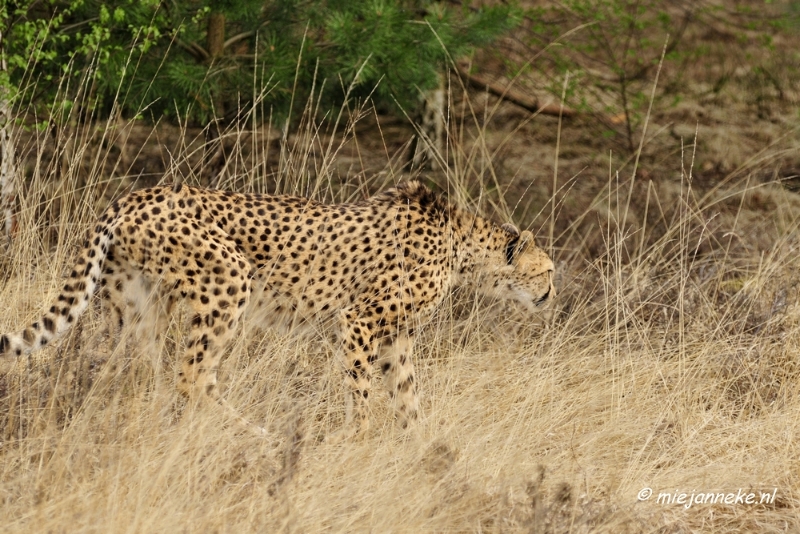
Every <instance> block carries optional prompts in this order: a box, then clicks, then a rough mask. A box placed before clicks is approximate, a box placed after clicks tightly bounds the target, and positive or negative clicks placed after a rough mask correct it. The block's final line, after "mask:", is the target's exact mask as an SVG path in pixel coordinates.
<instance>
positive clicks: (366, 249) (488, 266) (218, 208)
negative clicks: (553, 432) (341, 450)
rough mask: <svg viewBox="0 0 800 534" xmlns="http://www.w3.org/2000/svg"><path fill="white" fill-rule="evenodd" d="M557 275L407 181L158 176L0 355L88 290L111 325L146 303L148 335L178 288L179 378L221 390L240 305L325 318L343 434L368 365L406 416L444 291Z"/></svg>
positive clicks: (540, 285) (61, 318)
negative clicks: (242, 181) (429, 323)
mask: <svg viewBox="0 0 800 534" xmlns="http://www.w3.org/2000/svg"><path fill="white" fill-rule="evenodd" d="M552 276H553V262H552V261H551V260H550V258H549V257H548V256H547V254H546V253H545V252H544V251H542V250H541V249H539V248H538V247H537V246H536V245H535V243H534V241H533V235H532V234H531V233H530V232H527V231H525V232H522V233H520V232H519V231H518V230H517V229H516V228H515V227H514V226H513V225H508V224H506V225H503V226H502V227H500V226H498V225H496V224H495V223H493V222H491V221H488V220H486V219H484V218H481V217H478V216H476V215H473V214H471V213H469V212H466V211H463V210H461V209H459V208H457V207H455V206H452V205H450V204H449V203H447V202H446V201H445V200H444V199H443V198H441V197H440V196H438V195H436V194H434V193H432V192H431V191H430V190H429V189H427V188H426V187H424V186H423V185H421V184H419V183H417V182H409V183H406V184H402V185H400V186H398V187H396V188H394V189H390V190H388V191H385V192H383V193H381V194H379V195H377V196H375V197H373V198H371V199H369V200H367V201H364V202H360V203H357V204H342V205H325V204H321V203H318V202H315V201H313V200H309V199H305V198H297V197H290V196H270V195H253V194H238V193H231V192H227V191H215V190H208V189H197V188H192V187H188V186H181V185H177V186H175V187H172V188H170V187H155V188H151V189H144V190H141V191H136V192H133V193H130V194H128V195H127V196H125V197H123V198H121V199H119V200H118V201H116V202H114V203H113V204H112V205H111V206H110V207H109V208H108V209H107V210H106V212H105V213H104V214H103V216H102V217H101V218H100V219H99V221H98V223H97V225H96V226H95V228H94V230H93V232H92V235H91V236H90V240H89V241H88V242H87V244H86V246H85V247H84V251H83V253H82V255H81V256H80V257H79V259H78V261H77V265H76V267H75V269H74V270H73V271H72V273H71V275H70V276H69V278H68V280H67V282H66V284H65V286H64V289H63V291H62V293H61V295H60V296H59V297H58V300H57V302H56V304H54V305H53V306H52V307H51V308H50V310H49V311H48V312H47V313H46V314H44V316H43V317H42V319H41V320H40V321H37V322H36V323H34V324H33V325H31V326H30V327H28V328H26V329H25V330H23V331H22V332H19V333H17V334H6V335H2V336H0V355H21V354H24V353H28V352H31V351H33V350H36V349H38V348H40V347H42V346H44V345H45V344H47V343H48V342H50V341H52V340H53V339H55V338H56V337H57V336H58V335H60V334H62V333H63V332H64V331H66V330H67V329H68V328H69V327H70V326H71V325H72V324H73V323H74V322H75V320H76V319H77V317H78V315H79V314H80V313H82V312H83V311H84V309H85V308H86V306H87V304H88V301H89V298H90V296H91V295H92V294H93V293H94V292H95V290H96V289H97V288H98V287H102V288H103V297H104V303H105V304H106V306H107V307H108V308H109V309H110V311H111V316H112V317H113V320H114V322H115V323H117V324H118V325H119V326H120V327H121V326H123V325H124V324H126V323H130V322H135V319H136V318H137V317H138V316H139V315H141V314H142V313H143V310H144V308H145V306H146V305H147V303H148V302H153V303H156V308H157V312H158V313H157V315H158V318H157V320H156V322H155V324H154V325H152V326H148V328H152V329H154V330H155V333H156V334H158V333H159V332H160V331H162V330H163V328H164V326H165V324H166V318H168V316H169V314H170V310H171V308H172V304H173V303H174V302H175V301H177V300H178V299H183V300H184V301H185V302H186V303H187V305H188V307H189V309H190V310H191V331H190V334H189V339H188V342H187V350H186V353H185V354H184V355H183V357H182V369H183V371H182V372H181V376H180V379H179V380H180V383H179V384H178V389H179V390H180V391H181V392H183V393H185V394H186V395H188V396H190V397H195V398H196V397H204V398H213V399H216V400H218V401H219V402H223V401H221V400H220V399H219V396H218V393H217V370H218V367H219V363H220V360H221V357H222V354H223V352H224V349H225V347H226V346H227V345H228V343H229V342H230V340H231V338H232V336H233V335H234V332H235V328H236V326H237V324H238V322H239V320H240V318H241V316H242V313H243V312H244V311H245V309H246V308H247V307H248V303H249V304H250V306H249V309H250V310H252V312H253V313H256V312H257V314H258V316H260V317H261V318H262V322H263V323H264V324H265V325H270V326H289V327H295V326H298V325H301V324H303V323H309V322H311V323H316V324H319V323H322V324H323V325H329V326H334V327H335V329H336V331H337V332H338V336H339V343H340V347H341V358H342V361H343V363H344V365H345V368H346V381H347V383H348V384H349V389H350V391H351V394H350V397H351V398H350V400H349V401H348V405H349V406H350V407H351V410H348V420H350V419H352V411H353V409H354V412H355V417H356V419H357V422H356V424H355V425H351V423H349V422H348V424H347V425H346V426H347V427H352V430H351V431H349V432H350V433H354V432H357V431H364V430H366V429H367V427H368V416H367V413H368V410H367V402H368V398H369V392H370V387H371V379H372V376H373V371H374V369H378V370H380V372H381V373H382V374H383V375H384V384H385V385H386V387H387V388H388V389H389V393H390V395H391V396H392V398H393V402H394V405H395V408H396V411H397V414H398V417H399V419H400V420H401V422H402V423H403V425H404V426H405V425H406V423H407V421H408V420H409V419H414V418H416V416H417V407H418V399H417V394H416V384H415V381H414V366H413V361H412V360H413V355H412V352H413V345H414V336H415V333H416V332H417V330H418V329H419V327H420V325H421V324H424V322H425V320H426V319H427V318H428V317H429V316H430V315H431V313H432V312H433V311H434V309H435V308H436V307H437V306H438V305H439V304H440V303H441V302H442V300H443V299H444V298H445V296H446V295H447V292H448V291H449V290H450V289H451V288H453V287H455V286H461V285H474V286H476V287H477V289H478V290H479V291H481V292H483V293H485V294H488V295H493V296H496V297H499V298H505V299H511V300H514V301H517V302H519V303H521V304H522V305H523V306H525V307H526V308H527V309H529V310H531V311H533V310H535V309H536V308H538V307H539V306H541V305H542V304H544V303H546V302H547V301H549V300H550V299H552V298H553V297H554V295H555V291H554V289H553V282H552ZM253 286H255V287H256V288H257V289H258V291H257V292H256V293H254V295H256V296H257V298H253V299H251V294H253V291H252V290H253ZM248 313H250V312H248Z"/></svg>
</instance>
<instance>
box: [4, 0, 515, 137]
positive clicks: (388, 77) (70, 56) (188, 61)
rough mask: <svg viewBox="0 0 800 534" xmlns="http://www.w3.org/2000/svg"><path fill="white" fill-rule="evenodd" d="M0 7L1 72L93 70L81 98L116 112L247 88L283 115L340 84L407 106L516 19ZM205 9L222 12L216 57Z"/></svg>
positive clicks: (73, 3)
mask: <svg viewBox="0 0 800 534" xmlns="http://www.w3.org/2000/svg"><path fill="white" fill-rule="evenodd" d="M2 10H3V11H0V25H2V27H3V28H5V29H6V31H5V32H4V33H5V34H7V38H6V41H5V51H6V55H7V57H8V58H9V76H10V80H8V83H10V84H11V85H12V86H14V87H24V86H25V80H30V79H32V80H36V81H38V82H39V83H38V84H37V85H36V88H35V90H34V91H35V92H36V99H35V101H36V103H39V104H40V105H43V103H46V102H51V101H52V96H53V93H54V91H55V90H56V89H57V88H58V87H60V86H59V83H56V82H63V81H64V77H65V76H66V77H76V78H79V79H82V80H86V79H91V80H92V89H91V91H92V99H91V103H90V104H87V105H89V106H90V107H91V108H92V109H91V111H92V112H98V111H100V112H109V111H110V110H111V106H112V105H113V103H115V102H116V104H117V105H121V107H122V111H123V113H126V114H132V113H137V112H138V111H139V110H140V109H142V108H145V107H146V108H147V109H148V113H150V114H151V115H152V116H153V117H154V118H158V117H161V116H174V115H178V116H180V117H188V118H189V119H190V120H194V121H196V122H199V123H207V122H208V121H210V120H212V119H213V118H214V117H215V116H216V117H220V116H221V115H223V114H227V116H228V117H230V116H232V115H233V114H234V113H235V112H236V110H238V109H240V108H241V107H242V106H244V107H246V106H248V105H252V104H253V103H256V102H257V103H258V104H259V105H260V106H262V107H263V111H264V113H265V114H266V113H269V112H270V111H271V112H272V113H273V115H277V116H286V114H287V113H289V108H290V103H291V102H292V100H293V99H294V100H296V101H300V102H304V101H305V99H306V98H308V97H309V96H310V95H311V94H312V90H314V88H316V95H317V96H318V97H320V98H321V102H322V104H323V106H335V105H340V104H341V102H342V100H343V98H344V96H345V94H347V92H348V90H351V93H350V94H351V96H363V95H367V94H373V96H374V97H375V98H376V99H377V100H378V104H379V105H385V106H394V105H396V104H399V105H400V106H401V107H403V108H407V109H410V108H413V107H414V106H415V105H416V103H417V101H418V97H417V95H418V94H419V91H420V90H424V89H430V88H432V87H434V86H435V84H436V83H437V79H438V77H437V76H438V73H439V72H440V71H441V69H442V68H443V66H444V65H446V64H447V63H448V61H450V60H451V58H455V57H458V56H461V55H463V54H466V53H468V52H469V51H470V50H471V49H473V48H474V47H479V46H483V45H485V44H487V43H489V42H490V41H491V40H492V39H494V38H496V37H497V36H498V35H500V34H502V33H503V32H505V31H508V30H509V29H511V28H513V27H514V26H515V25H517V24H518V23H519V21H520V15H519V12H518V11H517V10H515V9H512V8H510V7H507V6H491V7H482V8H470V7H468V6H466V5H465V6H462V8H460V9H453V8H452V7H451V5H450V4H444V3H437V2H433V1H430V0H403V1H399V2H398V1H390V0H329V1H324V0H269V1H267V2H264V1H263V0H180V1H179V0H110V1H100V0H24V1H23V2H20V3H18V4H16V7H13V8H12V7H9V6H8V5H5V7H3V8H2ZM212 13H217V14H222V15H223V16H224V17H225V28H224V32H225V34H224V38H225V40H226V41H225V42H226V46H225V48H224V51H223V53H222V55H221V56H219V57H214V58H211V57H210V54H209V52H208V43H207V38H208V35H207V32H208V24H209V18H210V16H211V14H212ZM42 82H48V83H46V84H42ZM71 86H72V87H75V88H74V89H73V91H74V92H77V91H79V86H80V84H75V83H73V84H72V85H71ZM61 87H63V84H62V85H61ZM62 90H63V89H62ZM118 93H120V94H121V96H122V97H123V98H122V99H120V98H119V97H118ZM68 96H69V95H68Z"/></svg>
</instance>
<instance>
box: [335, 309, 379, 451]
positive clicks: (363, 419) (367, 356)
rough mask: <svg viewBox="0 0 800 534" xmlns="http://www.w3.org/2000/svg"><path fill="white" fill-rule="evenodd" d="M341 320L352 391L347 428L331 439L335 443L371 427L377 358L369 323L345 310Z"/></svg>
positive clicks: (344, 358) (343, 352)
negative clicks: (371, 403) (373, 379)
mask: <svg viewBox="0 0 800 534" xmlns="http://www.w3.org/2000/svg"><path fill="white" fill-rule="evenodd" d="M339 321H340V324H339V328H340V336H341V358H342V362H343V363H344V366H345V372H346V377H345V387H346V388H347V389H348V390H349V391H348V392H347V411H346V415H345V424H344V428H343V429H342V431H340V432H338V433H337V434H335V435H334V436H332V437H331V438H330V439H329V441H332V442H337V441H340V440H341V439H343V438H348V437H351V436H353V435H355V434H357V433H361V434H362V435H363V434H365V433H366V431H367V430H368V429H369V402H368V399H369V390H370V387H371V381H372V362H374V361H375V346H374V339H373V334H372V332H371V330H370V328H369V326H368V325H367V324H366V322H365V321H362V320H360V319H359V318H358V315H357V314H356V313H355V312H353V311H349V310H343V311H342V312H341V315H340V317H339ZM354 415H355V419H356V421H355V423H354V422H353V416H354Z"/></svg>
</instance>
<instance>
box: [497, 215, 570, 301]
mask: <svg viewBox="0 0 800 534" xmlns="http://www.w3.org/2000/svg"><path fill="white" fill-rule="evenodd" d="M502 228H503V230H505V231H506V232H508V234H509V237H510V240H509V241H508V244H507V245H506V249H505V258H504V260H505V262H504V263H505V264H504V265H503V266H502V267H500V268H499V269H497V270H496V271H495V272H494V276H492V277H491V278H493V280H492V281H491V287H490V288H488V289H489V291H487V293H490V294H491V295H492V296H495V297H498V298H502V299H507V300H513V301H516V302H518V303H520V304H522V305H523V306H525V307H526V308H527V309H528V310H530V311H536V310H537V309H539V308H541V307H543V306H544V305H545V304H547V303H548V302H550V301H551V300H552V299H553V298H554V297H555V296H556V290H555V287H554V286H553V268H554V266H553V260H551V259H550V257H549V256H548V255H547V253H546V252H545V251H544V250H542V249H541V248H539V247H537V246H536V243H535V241H534V238H533V234H532V233H531V232H529V231H527V230H525V231H523V232H522V233H520V231H519V230H517V228H516V227H515V226H514V225H512V224H504V225H503V227H502Z"/></svg>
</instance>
